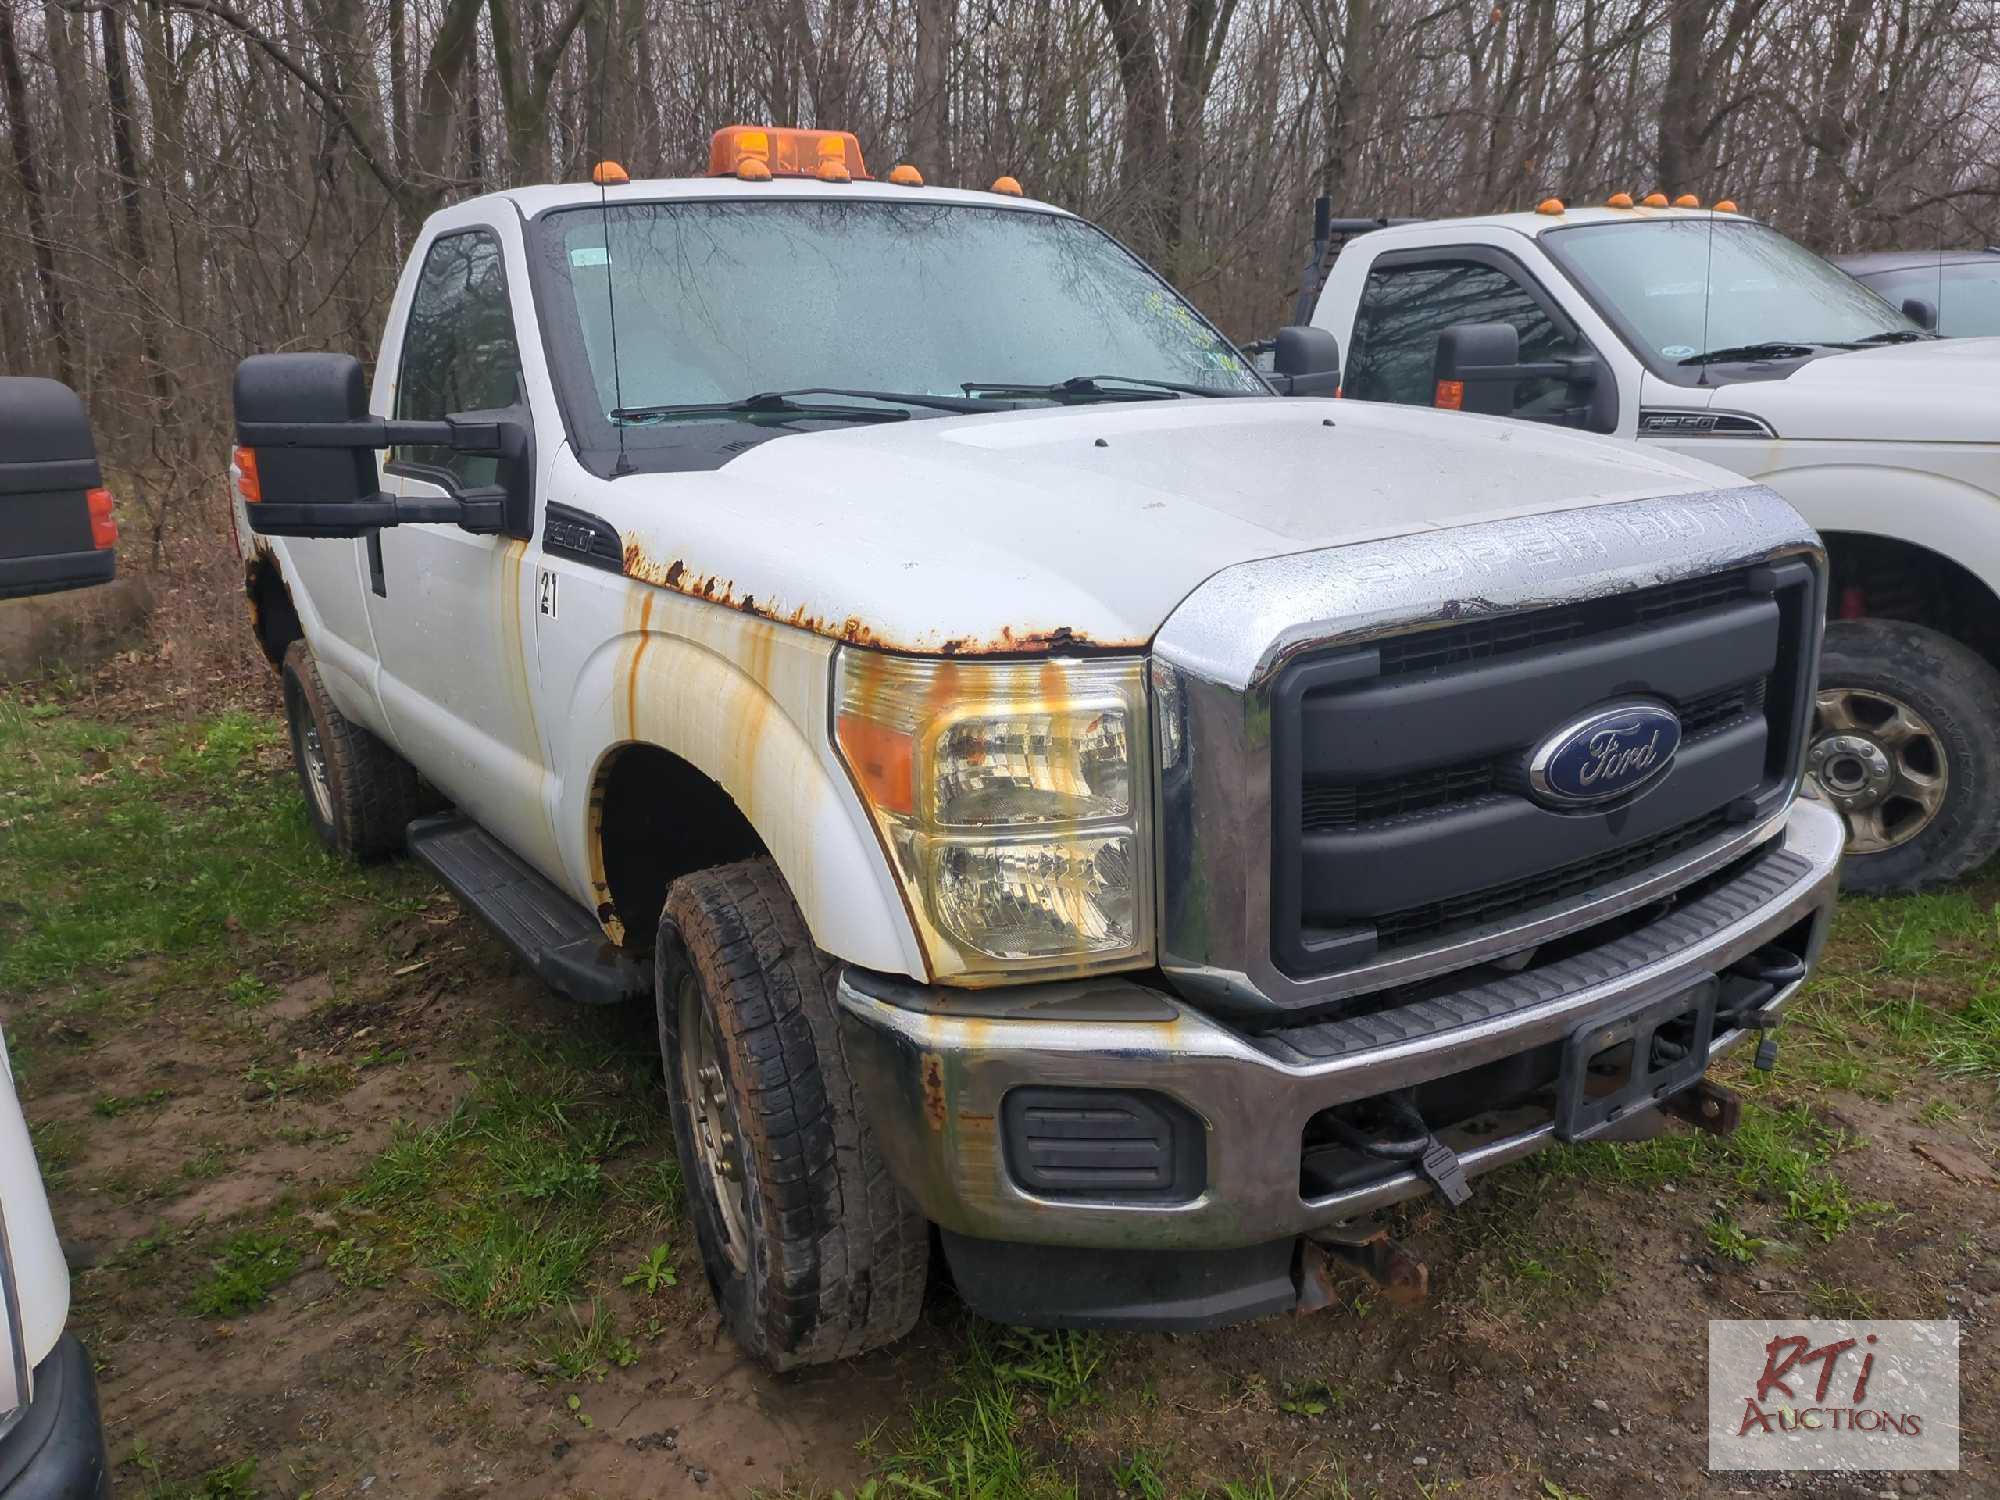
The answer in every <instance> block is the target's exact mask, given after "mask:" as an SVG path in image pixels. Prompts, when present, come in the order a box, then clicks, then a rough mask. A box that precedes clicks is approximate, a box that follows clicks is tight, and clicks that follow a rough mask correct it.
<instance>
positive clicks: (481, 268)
mask: <svg viewBox="0 0 2000 1500" xmlns="http://www.w3.org/2000/svg"><path fill="white" fill-rule="evenodd" d="M520 399H521V348H520V345H519V343H518V342H516V340H515V338H514V311H513V308H512V307H511V306H509V304H508V301H507V275H506V270H505V267H504V265H503V263H502V260H501V253H500V242H499V240H497V239H495V238H494V237H493V235H492V234H490V233H488V232H487V231H486V230H483V229H473V230H467V231H466V232H464V233H462V234H448V235H445V236H444V237H443V238H441V239H439V240H437V241H436V242H435V243H433V244H432V246H431V248H430V253H429V254H427V255H426V256H425V257H424V267H423V270H422V272H420V273H419V275H418V278H417V291H416V295H415V296H414V297H413V298H412V299H411V301H410V316H409V321H408V323H407V324H406V326H405V327H404V329H403V363H402V368H401V370H400V371H399V372H398V373H397V376H396V415H397V416H398V417H402V418H406V419H408V420H411V421H427V422H434V421H436V420H437V419H439V418H440V417H448V416H457V415H459V414H461V413H463V412H469V411H489V410H495V409H498V408H503V407H509V406H513V405H515V404H516V403H517V402H519V401H520ZM395 461H396V462H397V463H400V464H404V465H407V466H408V467H410V468H413V469H432V470H437V469H442V470H444V471H445V472H446V473H448V474H450V475H451V477H452V478H453V479H454V480H456V481H457V482H458V483H459V484H461V485H465V486H468V487H470V486H476V485H483V484H491V483H493V481H494V477H495V474H496V472H497V470H498V467H499V460H498V459H496V458H494V457H493V456H492V455H490V454H479V453H453V452H452V451H451V450H450V449H449V448H399V449H397V450H396V456H395Z"/></svg>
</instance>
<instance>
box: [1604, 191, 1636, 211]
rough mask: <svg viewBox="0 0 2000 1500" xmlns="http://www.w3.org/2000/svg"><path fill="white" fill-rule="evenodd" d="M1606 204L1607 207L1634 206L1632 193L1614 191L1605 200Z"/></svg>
mask: <svg viewBox="0 0 2000 1500" xmlns="http://www.w3.org/2000/svg"><path fill="white" fill-rule="evenodd" d="M1604 206H1605V207H1606V208H1630V207H1631V206H1632V195H1631V194H1630V193H1613V194H1612V195H1611V196H1610V197H1609V198H1606V199H1605V200H1604Z"/></svg>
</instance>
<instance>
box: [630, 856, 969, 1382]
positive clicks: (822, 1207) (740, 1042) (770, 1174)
mask: <svg viewBox="0 0 2000 1500" xmlns="http://www.w3.org/2000/svg"><path fill="white" fill-rule="evenodd" d="M654 970H655V999H656V1003H657V1006H658V1015H659V1030H660V1057H661V1061H662V1064H663V1065H664V1067H665V1070H666V1079H667V1090H668V1095H669V1099H670V1101H671V1108H672V1112H673V1122H674V1142H675V1148H676V1150H677V1152H678V1153H679V1156H680V1164H681V1177H682V1181H683V1183H684V1184H685V1187H686V1193H687V1200H688V1206H689V1213H690V1216H691V1217H692V1218H693V1220H694V1227H695V1239H696V1241H697V1242H698V1244H699V1245H700V1248H701V1258H702V1264H703V1266H704V1267H705V1268H706V1270H707V1272H708V1279H709V1285H710V1287H711V1288H712V1289H713V1290H714V1293H715V1300H716V1305H717V1306H718V1307H719V1308H720V1309H721V1312H722V1320H723V1323H724V1325H725V1326H726V1327H727V1328H728V1329H729V1331H730V1333H731V1334H732V1335H733V1336H734V1337H735V1339H736V1341H737V1342H738V1343H739V1344H741V1345H742V1346H743V1347H744V1348H745V1349H746V1350H748V1351H749V1352H750V1353H751V1354H753V1355H755V1356H756V1357H757V1358H758V1359H760V1360H762V1361H763V1362H764V1363H765V1364H767V1365H768V1366H770V1367H771V1368H772V1369H774V1370H788V1369H794V1368H796V1367H798V1366H801V1365H812V1364H823V1363H826V1362H827V1361H829V1360H837V1359H847V1358H850V1357H852V1356H854V1355H857V1354H860V1353H863V1352H864V1351H866V1350H869V1349H876V1348H880V1347H881V1346H883V1345H885V1344H891V1343H894V1342H895V1341H896V1340H897V1339H900V1338H901V1337H902V1336H903V1335H904V1334H906V1333H908V1332H909V1331H910V1329H911V1328H912V1327H913V1326H914V1325H915V1323H916V1320H917V1316H918V1314H919V1313H920V1312H921V1311H922V1307H923V1296H924V1280H925V1276H926V1273H927V1271H928V1268H929V1259H930V1230H929V1226H928V1225H927V1224H926V1223H925V1221H924V1218H923V1216H922V1214H920V1213H919V1212H917V1210H916V1209H915V1208H914V1207H913V1206H912V1205H911V1204H910V1203H909V1201H908V1200H907V1199H905V1198H904V1197H903V1195H902V1192H901V1190H900V1189H898V1188H897V1186H896V1183H895V1179H894V1178H892V1177H891V1176H890V1175H889V1170H888V1166H887V1164H886V1163H885V1162H884V1161H883V1160H882V1156H881V1153H880V1152H879V1151H878V1150H877V1148H876V1145H875V1140H874V1136H873V1134H872V1133H871V1131H870V1129H869V1126H868V1122H867V1121H866V1119H864V1118H863V1116H862V1113H861V1105H860V1100H859V1098H858V1096H857V1093H856V1090H855V1087H854V1083H853V1080H852V1079H851V1078H850V1077H849V1076H848V1071H847V1058H846V1053H845V1051H844V1050H843V1048H842V1046H841V1040H840V1017H839V1014H838V1010H839V1007H838V1002H837V1001H836V999H835V997H834V987H835V982H836V976H837V973H838V965H837V964H836V963H835V962H834V961H833V960H832V959H830V958H829V957H828V956H827V955H826V954H824V953H821V952H820V951H819V950H818V949H817V948H815V947H814V946H813V941H812V936H811V934H810V933H809V932H808V931H807V930H806V925H805V919H804V918H803V917H801V916H800V915H799V910H798V907H797V906H796V905H795V904H794V903H793V901H792V897H791V893H790V892H789V891H788V890H787V889H786V888H785V883H784V880H783V878H782V877H781V876H780V875H779V874H778V870H777V867H776V866H775V865H774V864H773V863H772V862H771V861H770V860H769V859H754V860H745V861H743V862H742V863H740V864H733V865H722V866H718V867H717V868H714V869H709V870H701V871H697V872H696V873H694V874H692V875H684V876H682V877H681V878H680V879H679V880H676V881H675V882H674V884H673V887H672V888H671V889H670V890H669V891H668V892H667V902H666V910H665V911H664V912H662V913H661V916H660V930H659V941H658V944H657V946H656V947H655V949H654Z"/></svg>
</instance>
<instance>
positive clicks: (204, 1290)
mask: <svg viewBox="0 0 2000 1500" xmlns="http://www.w3.org/2000/svg"><path fill="white" fill-rule="evenodd" d="M298 1269H299V1252H298V1251H297V1250H296V1249H294V1248H293V1246H292V1245H291V1243H290V1242H289V1241H287V1240H286V1239H284V1238H283V1236H281V1235H277V1234H272V1233H270V1232H268V1231H266V1230H260V1229H246V1230H244V1231H242V1232H241V1233H239V1234H236V1235H233V1236H231V1237H230V1238H229V1239H228V1240H227V1241H225V1242H224V1244H223V1246H222V1253H221V1254H220V1255H219V1256H217V1257H216V1259H215V1260H214V1262H213V1263H212V1265H211V1267H210V1271H209V1275H208V1278H207V1279H206V1280H205V1281H203V1282H202V1283H201V1284H200V1285H199V1286H197V1287H196V1288H195V1289H194V1294H193V1295H192V1296H191V1297H190V1298H189V1299H188V1306H189V1309H190V1311H192V1312H194V1313H196V1314H197V1315H199V1316H201V1317H209V1318H233V1317H235V1316H237V1315H238V1314H239V1313H246V1312H251V1311H254V1310H255V1309H257V1308H259V1307H262V1306H263V1305H264V1303H265V1302H266V1301H267V1300H268V1299H269V1298H270V1295H271V1293H272V1292H273V1291H275V1290H276V1289H277V1288H279V1287H281V1286H283V1285H284V1284H285V1283H286V1282H288V1281H290V1280H291V1279H292V1277H293V1276H294V1275H296V1274H297V1273H298Z"/></svg>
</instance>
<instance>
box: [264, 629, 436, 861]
mask: <svg viewBox="0 0 2000 1500" xmlns="http://www.w3.org/2000/svg"><path fill="white" fill-rule="evenodd" d="M283 678H284V690H285V722H286V725H287V726H288V727H289V729H290V731H291V737H292V763H293V764H294V765H296V766H297V767H298V772H299V788H300V790H301V791H303V792H304V793H305V798H306V817H307V818H308V819H309V820H310V821H311V823H312V826H313V832H315V833H317V834H318V835H319V838H320V842H321V843H323V844H325V845H326V847H327V848H328V849H331V850H332V851H333V852H334V853H335V854H339V855H343V856H345V857H346V858H348V859H375V858H378V857H380V856H381V855H384V854H390V853H393V852H394V851H396V850H398V849H400V848H402V847H403V835H404V832H405V830H406V829H408V828H409V826H410V820H411V819H412V818H414V817H416V816H417V815H418V813H419V812H420V811H421V810H422V808H423V805H424V800H425V799H424V795H423V791H422V788H421V787H420V785H419V784H418V781H417V773H416V771H415V769H414V768H413V767H412V766H411V765H410V763H409V762H408V761H406V760H404V759H403V757H402V756H400V755H398V754H397V753H396V752H395V751H394V750H391V749H390V748H389V747H388V746H387V745H385V744H384V743H383V742H382V741H381V740H380V739H378V738H377V737H376V736H375V735H373V734H370V733H369V732H368V731H367V730H366V729H363V728H362V727H361V726H360V725H359V724H356V723H354V722H353V721H352V720H351V719H349V718H348V717H347V716H346V715H345V714H343V713H342V712H341V711H340V710H339V709H338V708H336V707H335V706H334V702H333V699H332V698H330V697H329V696H327V691H326V684H325V683H324V682H322V681H321V680H320V675H319V663H318V662H316V661H314V660H313V654H312V648H311V647H309V646H307V645H306V643H305V642H304V641H303V640H297V641H293V642H292V644H291V645H290V646H288V647H287V648H286V650H285V666H284V673H283Z"/></svg>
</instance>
